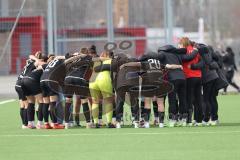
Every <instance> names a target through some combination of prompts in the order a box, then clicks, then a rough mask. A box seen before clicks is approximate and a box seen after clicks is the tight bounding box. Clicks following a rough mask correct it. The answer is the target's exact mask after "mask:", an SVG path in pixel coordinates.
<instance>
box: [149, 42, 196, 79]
mask: <svg viewBox="0 0 240 160" xmlns="http://www.w3.org/2000/svg"><path fill="white" fill-rule="evenodd" d="M186 53H187V50H186V49H185V48H184V49H182V48H181V49H177V48H175V47H174V46H172V45H166V46H163V47H160V48H159V49H158V53H149V54H147V56H149V58H150V57H151V58H153V59H158V60H159V61H160V62H161V63H162V64H163V65H166V64H176V65H182V62H183V61H190V60H192V59H194V58H195V57H196V56H197V54H198V52H197V51H196V50H194V51H193V52H192V53H191V54H186ZM167 77H168V80H169V81H174V80H178V79H183V80H185V75H184V72H183V71H182V69H172V70H169V71H168V75H167Z"/></svg>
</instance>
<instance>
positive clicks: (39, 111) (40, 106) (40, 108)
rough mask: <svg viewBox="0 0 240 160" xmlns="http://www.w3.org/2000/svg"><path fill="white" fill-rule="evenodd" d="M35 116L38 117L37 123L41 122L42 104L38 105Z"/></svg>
mask: <svg viewBox="0 0 240 160" xmlns="http://www.w3.org/2000/svg"><path fill="white" fill-rule="evenodd" d="M37 116H38V121H43V103H39V106H38V115H37Z"/></svg>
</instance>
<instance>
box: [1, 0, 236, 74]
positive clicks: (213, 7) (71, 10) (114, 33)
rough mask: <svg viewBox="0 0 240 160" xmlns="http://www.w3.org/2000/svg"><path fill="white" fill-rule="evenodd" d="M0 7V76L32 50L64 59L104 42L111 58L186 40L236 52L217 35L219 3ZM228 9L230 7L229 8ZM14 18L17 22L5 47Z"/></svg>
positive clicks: (4, 3) (47, 2)
mask: <svg viewBox="0 0 240 160" xmlns="http://www.w3.org/2000/svg"><path fill="white" fill-rule="evenodd" d="M24 1H25V4H24V7H23V9H22V10H20V8H21V5H22V4H23V2H24ZM232 1H235V0H232ZM0 2H1V3H0V14H1V16H0V52H1V56H0V57H1V59H0V74H9V73H14V74H15V73H19V72H20V70H21V68H22V67H23V66H24V64H25V60H26V58H27V57H28V55H29V54H31V53H34V52H36V51H38V50H42V51H44V52H46V53H55V54H64V53H66V52H75V51H79V49H80V48H81V47H88V46H90V45H92V44H94V45H96V47H97V51H98V52H99V53H100V52H101V51H103V49H104V45H105V44H106V43H107V42H115V43H116V44H117V46H118V47H117V49H116V52H127V53H128V54H130V55H132V56H139V55H141V54H143V53H144V52H146V51H149V50H151V51H156V48H157V47H158V46H161V45H164V44H169V43H171V44H176V43H177V42H178V38H179V37H181V36H188V37H190V38H191V39H193V40H195V41H198V42H203V41H204V42H206V43H210V44H213V45H215V46H217V44H218V43H219V41H220V40H221V43H224V44H228V45H232V46H233V47H234V49H235V51H237V52H239V47H238V44H239V43H238V42H239V39H240V38H239V37H240V36H238V37H235V39H234V40H233V38H232V37H231V36H230V37H228V38H225V40H222V37H223V38H224V36H223V35H227V34H228V33H226V34H225V32H224V31H225V30H224V28H223V27H222V28H223V31H221V27H218V26H221V25H220V22H221V19H220V18H221V17H220V16H219V15H218V13H219V12H218V11H219V10H222V11H224V12H226V13H227V11H229V10H227V9H225V8H224V7H223V6H224V5H223V4H224V3H225V2H226V1H224V0H218V1H216V0H211V1H208V0H199V1H196V0H67V1H66V0H41V1H40V0H0ZM236 2H237V1H236ZM234 4H235V3H233V2H231V3H229V6H234ZM218 6H219V7H218ZM19 13H21V16H20V18H19V21H18V22H17V25H16V28H15V29H14V30H13V34H12V36H11V37H10V42H9V43H8V44H7V43H6V42H7V39H8V37H9V36H10V33H11V31H12V29H13V26H14V23H16V19H17V15H18V14H19ZM222 26H224V25H222ZM226 27H227V26H226ZM233 35H235V34H233ZM122 41H127V42H131V43H132V46H131V48H129V49H128V50H122V49H120V48H119V45H120V43H121V42H122ZM5 46H7V47H5ZM4 48H6V51H5V53H3V49H4ZM237 57H238V55H237ZM238 63H240V62H238Z"/></svg>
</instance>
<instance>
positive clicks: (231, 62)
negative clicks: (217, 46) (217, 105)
mask: <svg viewBox="0 0 240 160" xmlns="http://www.w3.org/2000/svg"><path fill="white" fill-rule="evenodd" d="M226 52H227V54H226V55H224V56H223V64H224V70H225V74H226V78H227V80H228V83H229V84H230V85H231V86H233V87H234V88H235V89H237V91H238V92H240V88H239V86H238V85H237V84H236V83H235V82H233V77H234V72H235V71H237V66H236V63H235V55H234V52H233V50H232V48H230V47H227V48H226ZM224 92H225V93H226V92H227V87H226V88H224Z"/></svg>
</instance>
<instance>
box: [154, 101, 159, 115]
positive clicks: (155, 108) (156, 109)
mask: <svg viewBox="0 0 240 160" xmlns="http://www.w3.org/2000/svg"><path fill="white" fill-rule="evenodd" d="M153 112H154V117H158V115H159V114H158V104H157V101H153Z"/></svg>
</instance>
